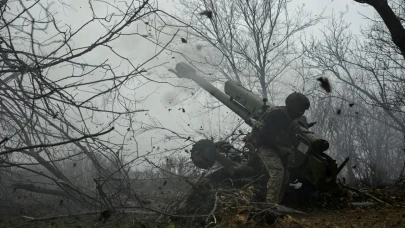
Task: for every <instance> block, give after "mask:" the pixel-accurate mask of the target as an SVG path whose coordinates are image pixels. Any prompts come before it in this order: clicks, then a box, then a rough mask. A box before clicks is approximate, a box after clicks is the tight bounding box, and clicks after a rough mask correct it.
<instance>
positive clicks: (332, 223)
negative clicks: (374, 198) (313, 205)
mask: <svg viewBox="0 0 405 228" xmlns="http://www.w3.org/2000/svg"><path fill="white" fill-rule="evenodd" d="M293 218H295V219H296V220H297V221H298V222H300V223H301V224H302V225H304V227H314V228H318V227H319V228H327V227H330V228H346V227H348V228H357V227H378V228H380V227H381V228H383V227H384V228H385V227H405V205H396V206H390V207H385V206H384V207H378V208H361V207H357V208H354V209H342V210H325V211H316V212H312V213H309V214H307V215H293Z"/></svg>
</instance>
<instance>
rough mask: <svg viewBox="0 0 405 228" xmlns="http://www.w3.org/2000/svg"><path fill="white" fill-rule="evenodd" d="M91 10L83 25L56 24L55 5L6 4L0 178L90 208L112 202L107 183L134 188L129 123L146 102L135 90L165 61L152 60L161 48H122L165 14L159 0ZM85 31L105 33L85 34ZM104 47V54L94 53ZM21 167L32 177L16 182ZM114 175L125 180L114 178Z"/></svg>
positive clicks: (1, 28) (1, 39)
mask: <svg viewBox="0 0 405 228" xmlns="http://www.w3.org/2000/svg"><path fill="white" fill-rule="evenodd" d="M58 4H59V5H58V6H60V7H61V8H63V9H64V10H71V9H73V10H74V6H71V5H68V4H67V3H65V2H63V1H60V2H59V3H58ZM97 7H107V8H108V12H107V13H100V11H97V10H95V8H97ZM87 9H88V11H89V14H88V15H90V18H89V19H88V20H87V21H85V22H83V24H81V25H80V26H77V25H66V24H62V23H60V21H59V19H58V15H57V14H56V13H55V8H53V6H52V4H46V5H44V4H43V3H41V2H40V1H33V2H26V1H2V3H0V11H1V12H0V34H1V35H0V55H1V56H0V58H1V62H0V65H1V68H0V98H1V101H0V110H1V111H0V113H1V115H0V126H1V129H2V131H1V132H0V146H1V149H0V172H1V173H2V174H5V175H2V180H1V181H0V182H1V183H0V185H1V186H2V187H1V189H3V188H4V185H3V184H4V181H5V180H6V181H7V183H8V184H11V185H12V187H13V188H12V189H11V190H14V191H17V190H19V189H21V190H25V191H29V192H35V193H41V194H48V195H54V196H60V197H65V198H68V199H71V200H73V201H74V202H76V203H77V204H78V205H81V206H84V207H86V208H88V209H94V207H95V206H100V205H102V206H103V207H114V206H115V204H114V203H112V202H111V201H109V200H108V199H107V198H106V194H107V193H106V192H104V189H105V188H103V186H107V188H109V189H110V193H111V192H112V193H117V192H123V190H122V189H123V188H124V187H125V188H127V192H126V194H127V196H128V195H131V192H130V189H129V190H128V186H129V173H130V168H131V167H130V166H131V164H132V163H133V162H134V161H135V160H137V159H139V158H140V156H139V154H138V153H137V152H138V151H136V150H135V149H134V148H133V147H131V144H130V141H135V137H136V129H133V128H132V125H133V123H134V121H135V116H136V114H137V113H139V112H142V111H146V110H141V109H138V108H137V105H138V104H139V103H140V102H141V101H140V100H138V99H137V98H136V97H135V96H134V95H133V93H131V92H130V91H133V90H136V89H138V88H139V87H141V86H143V85H144V84H145V83H146V82H148V81H150V79H149V78H148V76H147V74H148V71H150V70H151V69H153V68H154V67H156V65H159V64H156V65H151V64H150V62H151V60H153V59H154V57H156V56H158V55H160V54H161V53H162V51H163V50H164V47H163V48H161V49H157V50H156V52H155V53H153V55H152V56H148V58H147V59H146V60H142V61H141V62H138V63H136V62H135V61H134V60H132V59H130V58H129V57H127V56H126V54H125V53H124V52H122V49H120V48H117V47H116V44H117V42H120V41H119V40H120V39H123V37H131V39H134V41H135V40H138V41H139V40H144V39H145V34H148V30H149V29H152V28H148V23H150V22H151V21H155V23H159V21H158V20H155V19H154V17H156V16H157V12H159V9H158V8H157V2H156V1H149V0H140V1H135V0H134V1H123V2H120V3H117V4H114V5H112V4H111V3H108V2H93V1H89V2H88V8H87ZM135 24H141V25H144V26H146V28H145V29H141V30H139V29H136V26H134V25H135ZM91 26H98V27H97V28H98V29H97V30H94V27H91ZM92 30H93V31H92ZM88 31H92V32H93V33H94V34H97V35H99V36H98V37H97V38H94V39H93V40H91V41H90V42H87V43H86V42H85V41H83V40H85V39H83V37H86V38H87V36H86V34H85V33H87V32H88ZM155 32H156V33H159V31H158V30H155ZM171 38H172V37H169V38H168V39H167V40H166V41H165V42H168V43H169V42H170V41H171V40H170V39H171ZM81 39H83V40H81ZM160 42H163V41H160ZM98 51H99V52H101V53H104V55H98V56H97V57H96V58H94V56H92V54H93V53H94V52H98ZM141 54H142V53H141ZM124 69H125V70H124ZM125 71H126V72H125ZM117 135H118V136H122V137H119V139H118V140H117V139H116V137H114V136H117ZM76 169H81V170H80V171H78V172H75V171H72V170H76ZM17 170H25V171H28V172H29V173H31V175H34V176H35V178H33V177H31V178H24V176H23V175H22V176H21V177H22V178H21V179H20V180H19V181H18V182H15V180H16V178H14V177H15V173H16V171H17ZM85 171H86V172H85ZM24 174H26V172H25V173H24ZM114 178H116V179H119V180H120V184H119V185H117V184H116V183H112V184H111V183H110V182H109V181H108V180H111V179H114ZM95 184H96V187H97V188H94V185H95ZM97 196H98V197H97ZM100 197H101V198H100Z"/></svg>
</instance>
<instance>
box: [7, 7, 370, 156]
mask: <svg viewBox="0 0 405 228" xmlns="http://www.w3.org/2000/svg"><path fill="white" fill-rule="evenodd" d="M55 2H56V4H55V5H54V6H52V8H51V11H53V12H54V13H57V19H58V20H59V21H60V22H61V23H65V24H68V25H71V26H72V29H73V30H75V29H77V28H78V27H79V26H81V25H82V24H83V23H84V22H85V21H87V20H89V19H91V16H92V14H91V11H90V9H89V4H88V2H87V1H84V0H69V1H65V2H66V3H67V4H70V7H63V6H62V5H61V4H60V3H58V1H55ZM93 2H94V3H95V4H94V6H95V7H94V10H95V12H96V13H97V14H99V15H103V14H106V13H107V12H111V11H112V9H111V7H108V8H107V7H106V4H97V3H96V2H95V1H93ZM108 2H110V3H112V2H114V3H113V4H119V2H122V1H117V0H115V1H108ZM128 2H130V1H128ZM175 4H176V3H175V1H171V0H159V5H160V8H161V9H162V10H165V11H167V12H169V13H173V12H174V13H175ZM302 4H305V6H304V8H305V10H306V11H308V12H310V13H312V14H314V15H317V14H320V13H321V12H322V11H323V10H325V12H324V16H326V17H327V16H329V15H331V14H332V13H333V12H334V13H335V15H338V16H342V17H343V18H344V19H345V20H346V21H347V22H349V23H351V24H352V26H351V29H352V31H353V32H357V31H358V30H359V29H360V27H361V26H364V25H366V23H367V22H368V21H367V20H365V19H364V17H363V16H362V14H363V15H367V16H372V15H373V14H374V10H373V9H372V8H371V7H367V6H365V5H361V4H359V3H356V2H354V1H353V0H334V1H328V0H294V1H292V4H291V6H290V9H293V8H294V6H298V5H302ZM10 6H11V4H10ZM326 23H327V22H324V23H323V24H320V25H318V26H317V27H316V28H313V29H311V31H310V32H311V33H312V34H315V35H316V34H317V30H318V29H320V28H322V27H323V26H325V25H327V24H326ZM128 30H133V31H135V30H139V31H144V32H146V30H145V27H144V25H143V24H142V23H137V24H133V25H131V26H130V27H129V28H128ZM102 32H103V28H102V27H101V26H100V25H99V24H97V23H93V24H91V25H90V26H88V27H87V28H86V29H85V30H83V31H82V32H81V33H80V34H78V36H77V37H76V39H75V40H74V43H75V46H76V47H80V46H85V45H86V44H89V43H91V42H92V41H94V40H95V39H97V38H98V37H99V36H100V34H102ZM166 39H168V37H166ZM175 42H176V43H179V44H180V42H179V38H178V39H175ZM113 45H114V47H115V48H116V50H117V51H118V52H119V53H120V54H121V55H124V56H126V57H128V58H130V59H131V61H132V64H134V65H138V64H141V63H143V62H144V61H146V60H147V59H149V58H151V57H152V56H153V55H154V54H155V53H156V50H157V49H156V46H155V45H154V44H152V43H150V42H148V41H147V40H145V39H143V38H141V37H138V38H134V37H132V36H131V37H130V36H128V37H121V38H119V40H117V41H115V42H114V43H113ZM182 45H184V44H182ZM109 55H110V52H109V51H108V50H107V49H96V50H95V51H93V52H92V53H90V54H88V55H86V56H85V58H86V61H87V62H94V63H96V62H100V61H101V60H102V59H105V58H108V59H109V62H110V63H112V64H116V65H118V64H119V59H118V58H116V57H114V56H109ZM173 56H175V57H176V58H172V57H173ZM179 61H181V59H180V57H179V56H177V55H174V54H173V53H170V52H164V53H162V55H160V56H159V57H158V58H156V59H153V60H152V61H151V62H150V63H149V64H148V65H147V66H145V67H150V66H153V65H160V64H163V63H165V62H167V64H165V65H163V66H162V67H159V68H156V69H154V70H153V71H150V72H149V73H148V74H147V75H148V77H151V78H153V79H156V80H160V79H159V77H158V75H162V74H166V73H168V71H167V69H168V68H169V67H173V68H174V66H175V64H176V63H178V62H179ZM127 66H128V64H122V65H121V66H120V68H119V71H122V72H125V71H126V70H127ZM66 74H69V72H68V71H67V70H66V68H57V69H53V72H52V75H54V77H55V78H57V77H58V75H65V76H66ZM93 77H94V78H88V80H94V79H95V78H97V77H99V76H97V75H94V76H93ZM172 80H173V82H172V83H173V84H178V83H179V79H176V78H173V79H172ZM187 83H188V84H190V82H187ZM220 89H221V90H222V87H221V88H220ZM152 91H154V92H153V93H152V94H151V92H152ZM125 92H127V93H134V94H136V96H138V97H142V96H148V98H147V99H146V102H144V103H142V104H140V105H139V107H138V108H145V109H148V110H149V112H148V115H149V116H148V115H147V116H145V114H140V115H139V120H141V121H146V118H149V117H152V118H155V119H157V120H159V121H160V122H162V123H163V124H164V127H167V128H170V129H172V130H175V131H181V132H184V134H187V131H190V132H192V131H193V130H195V129H200V127H201V126H203V130H202V131H203V132H205V133H206V134H215V132H214V133H213V132H210V124H223V125H224V124H226V123H217V122H216V123H214V122H212V121H211V120H212V119H216V118H217V117H218V116H226V115H227V112H228V111H229V110H227V109H221V110H219V112H216V113H210V114H206V115H203V116H198V113H197V111H199V110H201V105H200V104H199V102H198V101H203V100H204V99H205V98H204V97H203V96H201V97H198V99H197V100H189V101H188V102H182V101H183V100H185V99H187V98H190V97H191V93H192V92H194V91H193V90H190V89H185V88H176V87H173V86H170V85H167V84H166V85H165V84H153V83H150V84H148V85H147V86H144V87H142V88H140V89H136V91H131V90H128V91H125ZM82 96H85V95H82ZM180 103H181V104H180ZM169 108H170V109H172V110H171V111H170V112H169V111H168V109H169ZM179 108H184V110H185V112H183V111H182V110H178V109H179ZM193 110H195V111H193ZM137 124H138V123H136V124H135V125H134V126H132V127H133V128H137V127H139V126H137ZM188 124H190V126H188ZM215 127H216V126H215ZM217 133H218V132H217ZM151 137H154V136H153V135H152V134H145V135H143V136H140V137H138V143H139V149H140V154H143V153H145V152H146V151H148V150H150V149H151V148H150V146H151V145H150V144H151V143H150V142H151ZM156 138H157V137H155V138H154V139H152V141H154V140H155V141H156V140H158V139H156ZM195 140H198V139H195ZM129 143H130V142H129ZM183 143H184V142H183ZM129 146H132V147H133V148H134V149H135V145H134V144H133V143H132V145H131V144H129ZM154 146H160V147H162V148H164V147H165V143H160V144H155V145H154Z"/></svg>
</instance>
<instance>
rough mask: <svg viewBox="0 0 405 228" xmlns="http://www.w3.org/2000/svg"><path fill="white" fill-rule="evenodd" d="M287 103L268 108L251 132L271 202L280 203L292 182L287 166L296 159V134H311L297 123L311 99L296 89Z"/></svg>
mask: <svg viewBox="0 0 405 228" xmlns="http://www.w3.org/2000/svg"><path fill="white" fill-rule="evenodd" d="M285 105H286V106H285V107H273V108H270V109H269V110H267V111H266V113H265V114H264V115H263V117H262V119H261V120H260V121H259V124H258V126H257V125H255V126H254V127H253V129H252V133H251V134H252V142H253V144H254V146H255V147H256V148H258V152H257V155H258V156H259V157H260V158H261V160H262V163H263V165H264V166H265V167H266V169H267V172H268V175H269V179H268V181H267V194H266V201H267V202H269V203H280V202H281V200H282V199H283V195H284V192H285V190H286V188H287V187H288V185H289V172H288V167H289V164H291V163H292V161H293V160H294V157H293V155H294V153H293V150H294V145H296V135H297V134H299V133H310V131H306V130H304V129H303V128H301V127H300V125H299V123H298V118H300V117H301V116H303V115H304V113H305V111H306V110H308V109H309V107H310V101H309V99H308V98H307V97H306V96H305V95H303V94H302V93H297V92H295V93H292V94H290V95H289V96H288V97H287V99H286V100H285Z"/></svg>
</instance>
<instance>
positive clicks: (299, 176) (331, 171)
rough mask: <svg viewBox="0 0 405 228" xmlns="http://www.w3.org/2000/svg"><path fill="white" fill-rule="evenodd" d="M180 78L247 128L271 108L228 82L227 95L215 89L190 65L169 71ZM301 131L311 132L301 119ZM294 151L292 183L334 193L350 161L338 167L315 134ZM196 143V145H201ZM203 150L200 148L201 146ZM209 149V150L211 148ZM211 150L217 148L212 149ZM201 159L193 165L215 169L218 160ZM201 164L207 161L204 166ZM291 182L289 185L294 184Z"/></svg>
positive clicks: (302, 138)
mask: <svg viewBox="0 0 405 228" xmlns="http://www.w3.org/2000/svg"><path fill="white" fill-rule="evenodd" d="M170 71H171V72H173V73H175V74H176V75H177V76H178V77H179V78H185V79H191V80H193V81H194V82H196V83H197V84H198V85H199V86H201V87H202V88H203V89H204V90H206V91H207V92H209V93H210V94H211V95H212V96H214V97H215V98H216V99H218V100H219V101H220V102H222V103H223V104H224V105H226V106H227V107H228V108H229V109H231V110H232V111H233V112H234V113H236V114H237V115H238V116H239V117H241V118H242V119H243V120H244V121H245V123H246V124H248V125H249V126H251V127H252V126H253V125H254V124H255V123H256V122H257V121H259V120H260V118H261V116H262V115H263V114H264V112H265V111H266V110H267V109H268V108H271V105H269V104H268V103H267V100H266V99H261V98H260V97H259V96H258V95H256V94H254V93H253V92H251V91H249V90H248V89H246V88H244V87H243V86H242V85H240V84H238V83H236V82H234V81H232V80H228V81H227V82H226V83H225V89H224V90H225V93H224V92H222V91H220V90H219V89H217V88H216V87H214V86H213V85H212V84H210V83H209V82H208V81H206V80H205V79H204V78H202V77H200V76H199V75H198V74H197V72H196V70H195V69H194V68H193V67H191V66H190V65H188V64H187V63H184V62H181V63H178V64H177V65H176V67H175V70H170ZM299 123H300V125H301V127H302V128H304V129H309V127H311V124H308V122H307V119H306V117H305V116H303V117H301V118H300V119H299ZM296 141H297V143H296V145H295V150H294V157H295V159H294V162H293V164H292V165H291V167H290V181H291V182H293V181H295V180H298V181H300V182H301V183H305V184H309V185H311V186H312V187H314V188H315V189H317V190H319V191H321V192H331V191H334V190H336V189H337V186H338V185H337V183H336V180H337V175H338V174H339V172H340V171H341V170H342V169H343V167H344V166H345V164H346V163H347V161H348V160H349V158H346V160H345V161H344V162H343V163H342V164H341V165H340V166H338V165H337V163H336V160H334V159H333V158H331V157H330V156H328V155H327V154H326V153H325V151H326V150H327V149H328V148H329V142H328V141H327V140H326V139H324V138H323V137H322V136H320V135H318V134H315V133H307V134H299V135H298V139H297V140H296ZM198 144H199V142H197V143H196V144H195V145H198ZM199 146H201V144H200V145H199ZM208 147H209V146H208ZM209 148H210V149H211V150H213V149H215V147H213V146H211V147H209ZM200 156H202V157H200V158H199V159H193V162H194V164H195V165H196V166H197V167H199V168H204V169H208V168H210V167H212V166H213V164H214V162H215V160H213V159H212V158H210V157H209V156H208V157H204V156H203V154H202V155H201V154H200ZM198 160H205V161H208V162H207V163H208V165H206V164H207V163H204V165H201V164H203V163H201V162H198ZM291 182H290V183H291Z"/></svg>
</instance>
